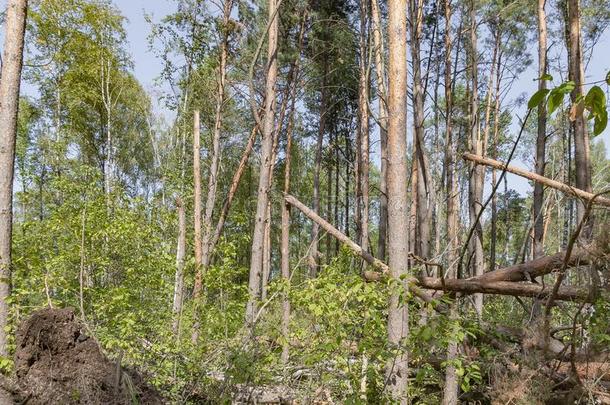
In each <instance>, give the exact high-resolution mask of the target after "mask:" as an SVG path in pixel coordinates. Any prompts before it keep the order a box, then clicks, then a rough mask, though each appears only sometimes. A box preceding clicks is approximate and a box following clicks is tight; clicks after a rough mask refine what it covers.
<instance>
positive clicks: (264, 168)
mask: <svg viewBox="0 0 610 405" xmlns="http://www.w3.org/2000/svg"><path fill="white" fill-rule="evenodd" d="M276 4H277V1H276V0H269V4H268V7H269V31H268V42H267V43H268V45H267V46H268V48H267V66H268V68H267V79H266V85H265V117H264V122H263V131H262V136H261V138H262V147H261V167H260V172H259V182H258V199H257V203H256V217H255V222H254V232H253V234H252V254H251V257H250V276H249V281H248V293H249V299H248V304H247V307H246V323H247V324H249V325H250V326H251V327H254V322H255V320H256V314H257V312H258V301H259V299H260V292H261V290H260V288H261V278H262V270H263V259H264V240H265V223H266V222H267V221H268V220H269V218H268V217H267V204H268V202H269V188H270V186H271V184H270V176H271V171H270V168H271V165H272V164H273V163H272V157H273V131H274V128H275V93H276V88H275V87H276V81H277V37H278V19H279V16H278V15H276V14H277V11H278V10H277V5H276Z"/></svg>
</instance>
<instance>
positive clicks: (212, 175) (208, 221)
mask: <svg viewBox="0 0 610 405" xmlns="http://www.w3.org/2000/svg"><path fill="white" fill-rule="evenodd" d="M232 8H233V0H226V1H225V3H224V12H223V27H222V32H223V33H224V35H223V39H222V42H221V44H220V63H219V67H218V94H217V95H216V110H215V118H214V133H213V135H212V160H211V162H210V171H209V174H208V196H207V199H206V204H205V214H204V219H203V238H202V266H203V268H202V272H203V273H205V271H206V270H207V268H208V266H209V265H210V258H211V254H212V241H213V239H214V234H213V228H212V215H213V213H214V206H215V205H216V188H217V186H218V169H219V166H220V154H221V149H220V135H221V132H222V120H223V106H224V103H225V88H226V80H227V56H228V47H229V38H228V35H229V34H228V32H229V31H228V29H229V28H228V23H229V19H230V17H231V9H232Z"/></svg>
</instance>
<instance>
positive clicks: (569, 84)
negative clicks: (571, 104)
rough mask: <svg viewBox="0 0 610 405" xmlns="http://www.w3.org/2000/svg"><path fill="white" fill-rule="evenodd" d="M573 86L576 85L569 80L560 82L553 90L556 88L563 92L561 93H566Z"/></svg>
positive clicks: (572, 88)
mask: <svg viewBox="0 0 610 405" xmlns="http://www.w3.org/2000/svg"><path fill="white" fill-rule="evenodd" d="M575 87H576V85H575V84H574V82H573V81H571V80H570V81H569V82H565V83H562V84H561V85H559V87H557V88H556V89H555V90H557V91H558V92H560V93H563V94H568V93H570V92H571V91H572V90H574V88H575Z"/></svg>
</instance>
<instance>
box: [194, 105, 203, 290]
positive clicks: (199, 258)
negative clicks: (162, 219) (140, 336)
mask: <svg viewBox="0 0 610 405" xmlns="http://www.w3.org/2000/svg"><path fill="white" fill-rule="evenodd" d="M200 152H201V145H200V132H199V111H193V195H194V199H195V200H194V204H193V207H194V208H193V224H194V225H193V226H194V228H195V229H194V233H195V286H194V288H193V300H194V301H195V302H197V300H199V296H200V294H201V283H202V280H201V279H202V274H201V267H202V263H203V252H202V247H203V245H202V243H201V156H200Z"/></svg>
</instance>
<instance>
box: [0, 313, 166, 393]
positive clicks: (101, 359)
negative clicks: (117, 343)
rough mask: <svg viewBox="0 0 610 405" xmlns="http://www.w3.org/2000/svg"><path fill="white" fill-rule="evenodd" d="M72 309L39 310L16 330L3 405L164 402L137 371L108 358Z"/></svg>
mask: <svg viewBox="0 0 610 405" xmlns="http://www.w3.org/2000/svg"><path fill="white" fill-rule="evenodd" d="M85 331H86V328H85V325H83V324H82V323H80V322H78V321H77V320H76V319H75V315H74V311H73V310H72V309H43V310H39V311H36V312H35V313H34V314H32V316H31V317H30V318H28V319H26V320H25V321H24V322H22V324H21V325H20V327H19V328H18V331H17V335H16V344H17V347H16V352H15V373H14V376H12V377H10V378H6V377H3V378H2V379H1V380H0V401H3V402H2V403H10V402H9V401H11V400H12V402H13V403H28V404H59V403H61V404H131V403H134V402H135V403H145V404H162V403H163V399H162V397H161V396H160V394H159V393H157V392H156V391H155V390H154V389H153V388H152V387H150V386H149V385H148V384H147V383H146V382H145V381H144V379H143V378H142V377H141V376H140V375H139V374H138V373H136V372H134V371H131V370H125V369H124V368H122V367H121V366H120V364H119V362H120V359H119V361H118V362H113V361H111V360H109V359H108V358H107V357H106V356H105V355H104V354H103V353H102V351H101V349H100V345H99V344H98V343H97V342H96V341H95V339H94V338H92V337H90V336H88V335H87V334H86V333H85Z"/></svg>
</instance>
